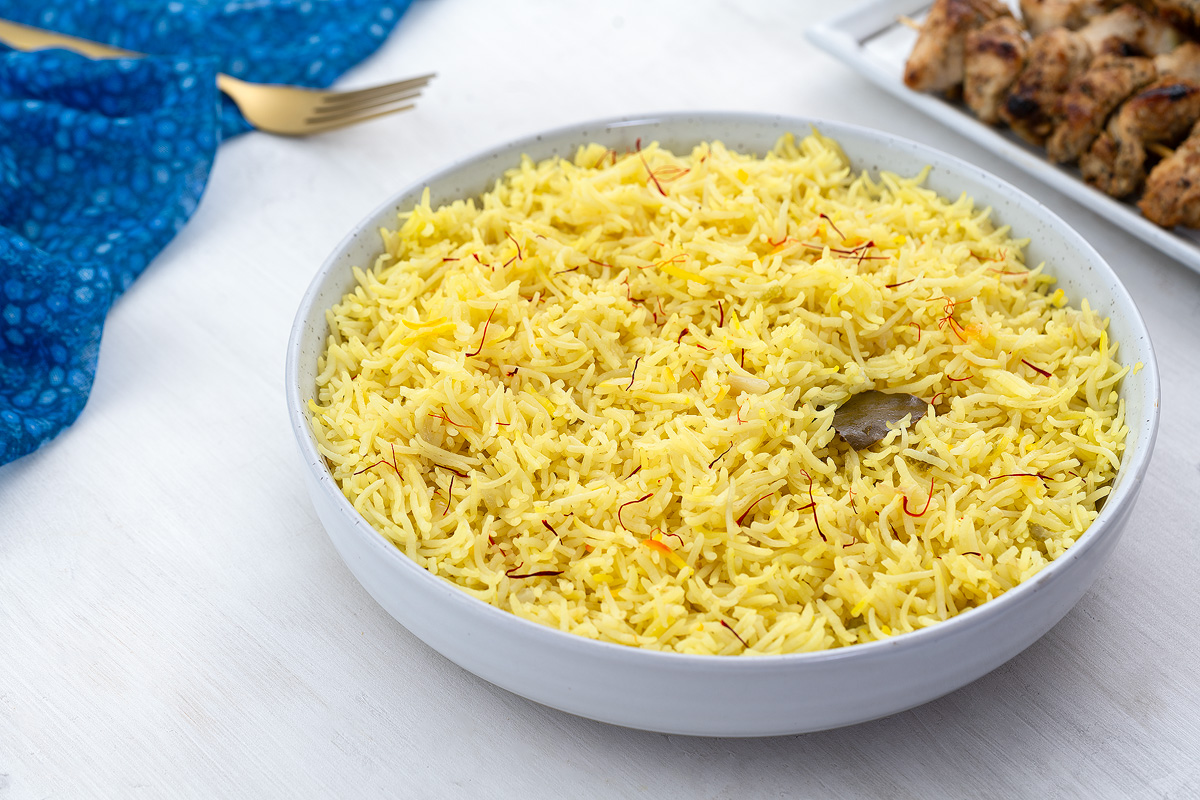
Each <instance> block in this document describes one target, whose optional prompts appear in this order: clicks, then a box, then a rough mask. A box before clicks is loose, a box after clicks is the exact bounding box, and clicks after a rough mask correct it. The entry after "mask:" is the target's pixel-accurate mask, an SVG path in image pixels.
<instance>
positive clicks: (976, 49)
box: [963, 17, 1029, 125]
mask: <svg viewBox="0 0 1200 800" xmlns="http://www.w3.org/2000/svg"><path fill="white" fill-rule="evenodd" d="M1024 31H1025V26H1024V25H1022V24H1021V21H1020V20H1018V19H1016V18H1015V17H997V18H996V19H993V20H991V21H990V22H987V23H984V25H983V26H982V27H980V28H977V29H975V30H972V31H970V32H969V33H968V34H967V38H966V50H965V58H966V63H965V65H964V74H963V102H964V103H966V104H967V107H968V108H970V109H971V110H972V111H973V112H975V116H977V117H979V119H981V120H982V121H984V122H986V123H988V124H993V125H994V124H995V123H997V122H999V121H1000V104H1001V103H1003V102H1004V98H1005V97H1007V96H1008V90H1009V87H1011V86H1012V85H1013V82H1014V81H1016V79H1017V76H1018V75H1020V74H1021V70H1022V69H1024V68H1025V58H1026V54H1027V53H1028V51H1029V42H1028V41H1027V40H1026V39H1025V36H1024Z"/></svg>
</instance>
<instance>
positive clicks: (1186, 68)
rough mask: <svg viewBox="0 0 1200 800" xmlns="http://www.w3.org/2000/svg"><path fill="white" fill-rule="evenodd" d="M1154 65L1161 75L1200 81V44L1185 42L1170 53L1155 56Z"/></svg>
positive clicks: (1194, 81) (1195, 81)
mask: <svg viewBox="0 0 1200 800" xmlns="http://www.w3.org/2000/svg"><path fill="white" fill-rule="evenodd" d="M1154 67H1155V69H1157V70H1158V74H1159V75H1164V76H1165V75H1170V76H1172V77H1175V78H1180V79H1182V80H1185V81H1192V82H1193V83H1200V44H1197V43H1196V42H1184V43H1183V44H1181V45H1179V47H1176V48H1175V49H1174V50H1172V51H1171V52H1169V53H1163V54H1162V55H1158V56H1155V57H1154Z"/></svg>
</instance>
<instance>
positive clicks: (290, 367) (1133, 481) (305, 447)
mask: <svg viewBox="0 0 1200 800" xmlns="http://www.w3.org/2000/svg"><path fill="white" fill-rule="evenodd" d="M664 123H665V124H668V125H669V124H681V123H693V124H695V125H696V126H697V128H698V129H699V130H698V133H697V137H698V138H697V141H701V140H703V139H704V138H705V135H704V132H703V127H704V126H705V125H718V124H730V123H734V124H749V125H761V126H763V127H764V128H766V127H779V126H785V127H786V129H787V130H791V131H793V132H795V133H797V135H798V134H799V131H800V130H803V129H807V128H812V129H813V130H816V131H819V132H820V133H822V134H823V135H827V136H829V137H830V138H833V139H834V140H835V141H839V144H840V140H839V138H838V137H839V132H848V133H851V134H853V135H856V136H860V137H865V138H868V139H873V140H875V141H876V142H878V143H879V144H881V145H884V146H887V147H889V148H893V149H896V148H899V149H906V150H908V151H909V152H910V153H912V154H914V155H920V156H921V157H923V158H925V159H926V160H927V163H929V164H930V165H931V166H936V167H940V168H943V169H946V170H949V171H951V172H952V173H953V174H958V175H962V176H964V177H967V178H970V179H972V180H974V181H975V182H977V183H983V184H990V185H991V186H992V187H993V188H995V189H997V190H998V191H1000V192H1002V193H1005V194H1007V195H1009V196H1010V197H1011V198H1012V199H1013V201H1014V202H1015V203H1017V204H1020V205H1025V206H1027V207H1028V208H1029V209H1030V210H1031V211H1034V212H1036V213H1037V215H1038V216H1039V217H1040V218H1041V219H1042V220H1044V221H1045V222H1046V223H1048V224H1049V225H1050V226H1051V227H1054V228H1056V229H1058V231H1059V232H1060V233H1062V234H1063V236H1064V238H1065V239H1066V240H1067V241H1068V243H1069V244H1070V245H1071V246H1072V248H1073V249H1074V252H1076V253H1077V254H1078V255H1080V256H1083V257H1084V258H1085V260H1086V261H1088V262H1090V264H1091V266H1092V267H1093V268H1095V269H1097V270H1098V272H1099V275H1098V276H1097V277H1099V278H1102V279H1105V280H1104V283H1106V284H1107V288H1108V291H1109V292H1111V294H1112V298H1113V300H1114V304H1115V306H1117V307H1124V308H1125V309H1126V310H1127V312H1128V313H1123V314H1122V316H1123V318H1124V319H1125V320H1126V321H1127V322H1128V324H1129V326H1130V328H1131V330H1132V332H1133V334H1134V335H1133V336H1132V337H1131V338H1136V339H1141V340H1142V341H1143V343H1144V347H1145V351H1146V352H1145V357H1144V358H1143V359H1142V361H1141V363H1142V367H1141V369H1140V371H1138V372H1133V371H1131V372H1130V373H1127V375H1126V376H1125V378H1123V379H1122V380H1123V381H1124V380H1128V379H1130V378H1133V377H1134V375H1137V376H1138V378H1139V380H1140V381H1142V382H1143V383H1144V385H1145V388H1146V416H1145V417H1144V418H1143V419H1139V420H1130V419H1129V417H1128V416H1127V417H1126V425H1128V426H1129V428H1130V432H1131V433H1133V432H1134V431H1135V430H1136V432H1137V434H1138V435H1137V437H1136V441H1135V443H1134V446H1133V447H1132V448H1130V447H1127V448H1126V451H1125V453H1124V457H1123V458H1122V463H1121V465H1120V467H1119V471H1118V474H1120V471H1121V470H1124V471H1126V472H1125V475H1124V476H1123V480H1122V483H1121V484H1120V485H1119V486H1117V487H1116V488H1115V490H1114V491H1113V492H1112V493H1111V494H1110V495H1109V496H1108V497H1106V498H1105V503H1104V507H1103V508H1102V509H1101V511H1100V514H1099V515H1098V516H1097V518H1096V520H1095V521H1094V522H1093V523H1092V524H1091V525H1090V526H1089V527H1088V528H1087V530H1085V531H1084V532H1083V533H1082V534H1081V535H1080V536H1079V538H1078V539H1077V540H1076V541H1075V543H1074V544H1073V545H1072V546H1071V547H1070V548H1069V549H1068V550H1067V551H1066V552H1065V553H1063V554H1062V555H1060V556H1058V557H1057V558H1055V559H1053V560H1052V561H1050V562H1049V563H1048V564H1047V565H1046V566H1045V567H1043V568H1042V569H1041V570H1040V571H1039V572H1038V573H1037V574H1035V575H1034V576H1033V577H1031V578H1029V579H1027V580H1026V581H1024V582H1022V583H1020V584H1018V585H1017V586H1015V587H1013V588H1012V589H1009V590H1008V591H1006V592H1004V593H1003V594H1001V595H999V596H998V597H994V598H992V599H991V600H988V601H986V602H984V603H982V604H981V605H978V606H974V607H972V608H969V609H967V610H965V611H962V612H959V613H958V614H956V615H954V616H953V617H950V618H949V619H946V620H943V621H941V622H938V623H936V624H933V625H930V626H928V627H924V628H919V629H917V630H914V631H907V632H903V633H899V634H896V635H895V636H893V637H890V638H887V639H881V640H876V641H872V642H863V643H860V644H852V645H846V646H841V647H835V648H831V649H826V650H815V651H806V652H798V653H781V654H756V653H750V654H746V656H745V657H742V656H741V655H740V654H739V655H736V656H729V655H710V654H693V653H678V652H674V651H663V650H650V649H646V648H642V647H637V646H634V645H623V644H617V643H615V642H607V641H602V640H598V639H590V638H588V637H585V636H581V635H579V634H575V633H571V632H568V631H562V630H559V629H557V628H552V627H549V626H547V625H543V624H541V623H538V622H534V621H532V620H529V619H525V618H523V617H519V616H517V615H516V614H513V613H512V612H510V611H506V610H504V609H501V608H499V607H498V606H494V605H492V604H490V603H487V602H485V601H483V600H480V599H478V598H476V597H474V596H472V595H471V594H469V593H468V592H466V591H465V590H463V589H462V588H461V587H459V586H457V585H456V584H453V583H451V582H450V581H449V580H448V579H446V578H442V577H439V576H437V575H434V574H433V573H432V572H430V571H428V570H427V569H425V568H424V567H422V566H421V565H419V564H417V562H415V561H413V560H412V559H410V558H409V557H408V556H406V555H405V554H404V553H403V552H401V551H400V549H399V548H397V547H396V546H395V545H393V544H392V543H391V542H389V541H388V540H387V539H386V538H385V537H384V536H383V534H382V533H380V532H379V531H377V530H376V529H375V528H374V527H372V526H371V524H370V523H369V522H367V521H366V519H365V518H364V517H362V516H361V515H360V514H359V513H358V512H357V511H356V510H355V509H354V507H353V506H352V505H351V504H350V502H349V500H347V499H346V497H345V495H343V494H342V492H341V490H340V488H339V487H338V486H337V483H336V481H334V479H333V477H332V475H331V474H330V472H329V469H328V467H327V465H326V462H325V459H324V456H322V455H321V453H320V451H319V450H318V449H317V447H316V444H315V440H314V439H313V436H312V434H311V430H310V428H309V419H308V414H307V403H306V401H305V399H304V398H303V397H302V396H301V389H300V386H299V385H298V376H299V365H300V360H301V357H302V349H301V342H302V340H303V338H304V333H305V327H306V323H307V317H308V315H309V314H310V313H311V309H312V307H313V306H314V305H315V303H316V300H317V298H318V297H319V295H320V293H321V289H322V287H323V285H324V283H325V282H326V280H327V277H328V275H329V274H330V273H331V272H332V271H333V270H334V267H335V263H336V262H337V261H338V260H339V259H340V258H341V257H342V255H343V254H344V253H345V252H346V251H347V250H348V249H349V247H350V246H351V245H352V244H353V243H354V242H355V240H357V239H358V237H359V236H361V235H363V234H364V233H365V232H366V230H367V229H368V226H369V225H370V224H371V222H372V220H374V219H376V218H377V217H379V216H380V215H381V214H383V213H384V212H386V211H389V210H393V211H396V212H398V211H400V210H401V207H400V200H401V198H403V197H406V196H410V195H414V194H415V195H416V196H418V197H419V196H420V193H421V192H422V191H423V190H424V189H425V188H426V187H429V186H433V185H435V184H436V183H438V182H440V181H443V180H445V179H447V178H450V177H452V176H453V175H455V174H456V173H458V172H460V171H462V170H464V169H466V168H468V167H469V166H472V165H475V164H477V163H482V162H485V161H487V160H489V159H495V158H497V157H498V156H499V155H501V154H502V153H507V154H511V153H517V156H516V159H517V160H519V158H520V154H522V153H524V152H527V151H528V150H530V149H537V148H538V147H539V145H541V143H542V141H543V140H545V139H552V138H553V139H557V138H561V137H564V136H570V135H572V134H574V135H577V136H582V135H583V134H584V133H587V134H589V135H591V136H595V135H597V134H598V133H600V132H608V131H611V130H613V129H617V128H621V129H626V128H639V127H647V128H650V127H653V126H658V125H661V124H664ZM781 132H782V131H781ZM651 141H653V139H651ZM579 143H580V144H586V142H584V141H582V139H581V140H580V142H579ZM512 166H515V163H514V164H505V165H502V166H500V167H499V170H501V171H503V170H505V169H509V168H511V167H512ZM881 168H882V165H881ZM1123 342H1124V340H1122V343H1123ZM1123 365H1126V362H1123ZM285 386H286V394H287V398H286V399H287V405H288V415H289V417H290V421H291V424H292V429H293V433H294V434H295V436H296V439H297V443H298V444H299V446H300V450H301V453H302V455H303V456H304V460H305V462H306V468H307V469H309V470H311V471H312V473H313V477H315V478H316V482H317V484H318V486H319V491H321V492H323V493H324V494H326V495H327V496H328V497H329V498H330V499H331V500H332V501H333V502H334V504H335V506H336V508H337V510H338V513H339V514H340V515H341V516H342V517H343V518H345V520H346V521H347V522H348V523H350V528H351V529H352V530H353V531H354V532H355V535H356V536H360V537H363V538H364V539H365V540H366V542H367V544H368V546H369V547H372V548H373V549H374V550H375V551H376V552H377V553H378V554H379V556H380V557H381V558H383V559H384V560H385V561H386V562H388V563H389V564H391V565H393V566H394V568H395V569H398V570H400V571H401V572H402V573H403V574H406V575H409V576H411V578H412V579H413V580H415V581H417V582H419V584H420V585H421V587H422V588H423V589H424V590H425V591H427V592H433V593H435V594H436V595H438V601H439V602H448V603H450V604H452V605H454V606H457V607H459V608H461V609H463V611H464V613H466V614H472V615H482V616H481V618H480V621H481V622H484V623H487V624H490V625H494V626H500V628H501V629H502V631H503V629H508V632H510V633H511V634H514V635H519V636H521V637H524V638H526V639H533V640H535V641H537V642H538V643H539V644H545V645H548V646H551V647H554V648H557V649H560V650H574V651H579V654H580V655H590V656H592V657H599V656H605V657H609V658H614V659H621V660H634V661H635V662H636V661H644V662H645V663H646V664H647V665H651V664H660V665H661V666H671V667H673V668H678V669H703V670H713V669H716V670H718V671H724V670H733V671H736V672H744V671H749V672H752V673H753V672H765V671H773V670H777V669H780V668H795V667H796V666H799V665H801V664H818V663H820V664H829V663H838V662H842V661H846V660H861V659H871V658H873V657H876V656H878V655H880V654H883V653H890V652H895V651H896V650H897V649H900V650H908V649H913V648H922V647H925V646H927V644H928V643H930V642H932V641H935V640H941V639H945V638H950V637H955V636H957V635H960V634H965V633H966V632H967V629H969V628H972V627H974V626H975V625H980V624H985V623H986V622H987V621H989V620H991V619H993V618H994V617H996V616H998V615H1003V614H1005V613H1006V612H1007V610H1008V609H1009V608H1010V607H1012V606H1016V605H1018V604H1021V603H1023V602H1026V601H1027V600H1029V599H1030V598H1031V596H1032V595H1034V594H1035V593H1036V592H1038V590H1039V588H1040V587H1041V586H1043V585H1044V584H1046V583H1048V582H1050V581H1054V580H1056V579H1057V578H1058V577H1059V576H1060V575H1061V574H1063V573H1065V572H1067V571H1068V570H1069V568H1070V566H1071V565H1072V564H1074V563H1075V562H1076V561H1078V560H1080V559H1082V558H1083V557H1085V556H1086V554H1087V553H1088V552H1089V551H1090V550H1092V549H1093V548H1094V547H1095V546H1097V543H1098V542H1099V541H1100V540H1101V539H1103V538H1105V537H1107V536H1109V535H1119V533H1120V530H1121V527H1122V526H1121V518H1122V517H1123V516H1124V515H1125V514H1127V513H1128V512H1129V510H1131V509H1130V506H1131V505H1132V504H1133V502H1134V501H1135V499H1136V497H1137V494H1138V489H1139V486H1140V484H1141V483H1142V481H1143V480H1144V478H1145V475H1146V471H1147V469H1148V466H1149V463H1150V458H1151V454H1152V451H1153V449H1154V443H1155V440H1156V438H1157V434H1158V428H1159V421H1160V415H1161V414H1160V400H1161V385H1160V376H1159V370H1158V364H1157V358H1156V356H1155V352H1154V346H1153V342H1152V341H1151V339H1150V332H1149V330H1148V329H1147V327H1146V323H1145V320H1144V319H1143V317H1142V315H1141V312H1140V311H1139V310H1138V308H1137V305H1136V303H1135V302H1134V300H1133V298H1132V296H1131V295H1130V294H1129V292H1128V290H1127V289H1126V288H1125V285H1124V284H1123V283H1122V282H1121V280H1120V278H1119V277H1118V275H1117V274H1116V272H1115V271H1114V270H1113V269H1112V267H1111V266H1110V265H1109V264H1108V262H1107V261H1106V260H1105V259H1104V258H1103V257H1102V256H1101V255H1100V254H1099V252H1097V251H1096V249H1095V248H1094V247H1092V245H1091V244H1090V243H1089V242H1088V241H1087V240H1086V239H1084V238H1083V236H1082V234H1080V233H1079V232H1078V231H1076V230H1075V229H1074V228H1073V227H1071V226H1070V225H1068V224H1067V223H1066V222H1065V221H1064V220H1063V219H1062V218H1061V217H1060V216H1059V215H1058V214H1056V213H1054V212H1053V211H1052V210H1050V209H1049V208H1048V207H1046V206H1045V205H1044V204H1043V203H1042V202H1041V201H1039V200H1037V199H1036V198H1034V197H1033V196H1031V195H1030V194H1028V193H1027V192H1025V191H1024V190H1022V189H1020V188H1018V187H1016V186H1014V185H1012V184H1010V183H1008V182H1007V181H1005V180H1003V179H1002V178H1000V177H998V176H996V175H994V174H992V173H990V172H987V171H986V170H984V169H982V168H980V167H978V166H976V165H974V164H971V163H970V162H968V161H965V160H964V159H962V158H959V157H957V156H954V155H952V154H950V153H945V152H942V151H939V150H937V149H935V148H933V147H930V146H929V145H925V144H922V143H920V142H916V141H914V140H911V139H906V138H904V137H901V136H896V135H894V134H891V133H888V132H887V131H883V130H878V129H874V128H868V127H865V126H861V125H855V124H852V123H845V122H840V121H836V120H830V119H824V118H819V117H807V116H799V115H788V114H772V113H761V112H736V111H704V110H700V111H675V112H661V113H646V114H632V115H625V116H617V117H608V118H601V119H594V120H586V121H583V122H578V123H572V124H567V125H561V126H557V127H555V128H550V129H546V130H542V131H539V132H537V133H533V134H528V135H525V136H523V137H519V138H516V139H510V140H506V141H504V142H501V143H499V144H495V145H491V146H489V147H486V148H483V149H481V150H478V151H476V152H474V153H472V154H470V155H468V156H466V157H464V158H460V159H457V160H455V161H453V162H451V163H450V164H448V165H446V166H444V167H442V168H441V169H438V170H436V171H434V172H432V173H429V174H427V175H425V176H424V177H422V178H420V179H419V180H416V181H413V182H411V183H409V184H408V185H407V186H405V187H404V188H403V189H401V190H400V191H397V192H394V193H392V194H391V195H390V196H389V197H388V198H387V199H386V200H385V201H383V202H382V203H379V204H378V205H377V206H376V207H375V208H373V209H372V210H371V211H370V212H369V213H368V214H367V215H366V216H364V217H363V218H361V219H360V220H359V221H358V222H357V223H356V224H355V225H354V227H353V228H352V229H351V230H350V231H349V232H348V233H347V234H346V235H345V236H344V237H342V239H341V240H340V241H339V242H338V244H337V245H336V246H335V247H334V248H333V249H332V251H330V253H329V255H328V256H327V257H326V259H325V261H324V262H323V263H322V265H321V267H320V268H319V269H318V270H317V273H316V275H315V276H314V277H313V278H312V280H311V282H310V283H309V285H308V288H307V289H306V291H305V293H304V295H303V298H302V300H301V302H300V305H299V308H298V310H297V312H296V316H295V319H294V321H293V325H292V330H291V333H290V335H289V337H288V343H287V355H286V365H285ZM1134 423H1136V425H1135V424H1134ZM1114 480H1115V479H1114ZM330 533H331V532H329V531H327V534H330Z"/></svg>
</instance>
